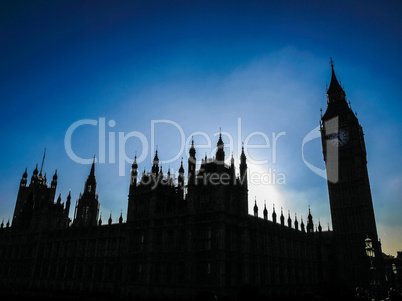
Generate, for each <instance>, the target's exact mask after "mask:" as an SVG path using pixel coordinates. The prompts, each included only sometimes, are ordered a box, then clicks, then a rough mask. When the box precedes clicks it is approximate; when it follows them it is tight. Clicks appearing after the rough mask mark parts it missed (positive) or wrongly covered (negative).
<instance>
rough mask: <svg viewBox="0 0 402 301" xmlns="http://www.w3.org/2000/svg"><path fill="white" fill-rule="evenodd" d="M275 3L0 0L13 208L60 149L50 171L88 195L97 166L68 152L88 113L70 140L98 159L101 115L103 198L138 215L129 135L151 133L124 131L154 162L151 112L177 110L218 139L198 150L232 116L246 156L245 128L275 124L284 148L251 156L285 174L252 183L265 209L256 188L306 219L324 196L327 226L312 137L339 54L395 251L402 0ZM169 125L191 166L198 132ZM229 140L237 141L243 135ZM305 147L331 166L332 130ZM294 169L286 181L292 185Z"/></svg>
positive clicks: (163, 134) (399, 242)
mask: <svg viewBox="0 0 402 301" xmlns="http://www.w3.org/2000/svg"><path fill="white" fill-rule="evenodd" d="M276 2H277V1H273V2H272V3H269V2H268V1H119V3H116V1H1V3H0V45H1V47H0V79H1V80H0V101H1V104H2V110H1V111H0V118H1V121H2V122H1V126H0V133H1V137H2V144H1V145H2V147H1V149H0V155H1V157H2V158H3V160H2V164H1V165H0V171H1V174H2V175H3V178H2V181H1V182H0V190H1V192H2V193H1V194H0V219H3V218H4V219H5V220H7V219H8V218H9V217H10V218H11V217H12V214H13V210H14V205H15V200H16V196H17V192H18V185H19V180H20V178H21V175H22V173H23V172H24V170H25V168H28V174H29V175H31V174H32V172H33V170H34V168H35V165H36V164H37V163H39V165H40V163H41V160H42V156H43V151H44V149H45V148H46V149H47V153H46V160H45V164H44V171H45V172H47V177H48V179H50V178H51V176H52V175H53V173H54V171H55V169H57V170H58V175H59V183H58V187H57V194H59V193H61V194H62V199H63V200H65V198H66V197H67V195H68V192H69V190H70V189H71V194H72V198H73V200H76V199H78V196H79V193H80V192H82V190H83V187H84V182H85V179H86V177H87V176H88V174H89V170H90V166H89V165H85V164H79V163H76V162H74V160H72V159H71V157H69V156H68V154H67V152H66V149H65V141H64V140H65V135H66V132H67V130H68V128H69V127H70V126H71V125H72V124H74V123H75V122H79V121H80V120H87V119H90V120H93V121H97V122H98V123H97V125H96V126H93V125H83V126H81V127H78V128H77V129H76V131H75V132H74V133H73V136H72V142H71V145H72V149H73V151H74V152H75V154H76V155H77V156H80V157H82V158H87V159H90V158H92V157H93V156H94V154H95V156H96V157H97V158H98V159H99V156H100V152H99V121H101V120H102V118H104V120H105V123H106V126H105V137H106V140H105V146H106V147H105V163H98V164H97V166H96V178H97V181H98V194H99V200H100V203H101V212H102V216H103V217H105V216H108V215H109V214H110V212H112V215H113V219H114V220H116V219H117V218H118V216H119V214H120V212H121V210H123V215H125V214H126V212H127V194H128V185H129V169H130V165H131V164H130V163H125V162H123V161H121V160H119V154H122V152H123V149H124V153H125V154H126V155H127V156H128V157H130V158H132V157H133V156H134V154H135V152H137V154H138V155H139V154H142V153H143V152H144V146H143V145H141V143H140V140H139V139H137V138H130V139H128V140H127V142H126V143H125V147H124V148H123V145H121V144H120V145H119V140H121V139H120V138H119V137H121V135H123V136H125V135H128V134H129V133H133V132H138V133H141V134H142V135H144V137H145V138H146V139H147V141H148V142H149V145H148V152H147V153H145V152H144V155H147V156H146V158H145V159H144V160H143V161H142V162H139V168H140V170H141V171H142V170H143V169H144V168H145V169H146V170H149V169H150V167H151V161H150V160H151V159H152V158H153V155H154V154H153V150H151V128H152V121H155V120H170V121H172V122H174V124H177V125H178V126H179V127H180V128H181V129H182V130H183V133H184V135H185V139H186V140H187V139H191V136H192V135H193V134H194V133H197V132H203V133H205V135H206V136H207V137H209V139H210V141H211V143H212V147H210V148H209V149H208V148H205V147H204V148H203V147H202V146H201V145H204V144H206V142H207V139H206V137H202V136H200V135H197V134H196V135H195V136H194V141H195V144H196V147H197V145H198V147H197V158H198V159H201V158H202V157H204V156H205V153H207V154H208V156H210V155H211V153H212V154H213V147H214V146H215V144H216V142H217V137H216V134H217V133H219V128H222V132H223V133H227V134H230V135H231V137H233V139H234V142H233V148H232V149H229V148H227V149H226V157H227V158H230V155H231V152H232V151H233V155H234V157H235V159H236V163H237V162H238V157H239V152H238V150H239V147H240V143H238V141H245V140H246V139H247V137H248V136H249V135H252V133H255V132H260V133H264V134H266V135H267V137H269V139H270V143H271V145H270V146H271V147H270V148H261V149H252V148H250V149H249V156H248V157H249V158H250V159H255V160H268V163H267V164H262V165H253V164H249V167H250V172H252V173H254V174H257V175H270V176H271V182H273V183H270V184H269V185H266V184H265V185H262V184H258V183H254V184H252V185H250V191H249V207H250V212H251V208H252V206H253V202H254V199H256V200H257V203H258V205H259V208H260V215H261V214H262V209H263V204H264V200H265V201H266V203H267V207H268V212H269V215H270V214H271V213H272V206H273V204H275V206H276V209H277V211H279V210H280V209H279V208H280V207H283V210H284V212H285V214H286V215H287V212H288V210H290V212H291V216H292V218H294V214H295V213H297V216H298V219H299V221H300V218H301V216H303V217H304V219H305V217H306V216H307V213H308V206H309V205H310V207H311V210H312V214H313V217H314V221H315V222H316V223H317V222H318V218H319V219H320V222H321V224H322V225H323V227H324V229H326V228H327V226H326V225H327V223H329V224H331V220H330V213H329V203H328V191H327V186H326V181H325V180H324V179H323V178H321V177H319V176H318V175H316V174H315V173H314V172H312V171H311V170H310V169H309V168H308V167H307V166H306V164H305V163H304V162H303V158H302V142H303V139H304V137H305V136H306V135H307V134H308V133H309V132H310V131H312V130H314V129H315V128H316V127H317V126H318V122H319V119H320V108H323V109H324V110H325V107H326V90H325V89H326V85H329V82H330V75H331V73H330V71H331V70H330V64H329V60H330V57H332V58H333V59H334V62H335V63H334V64H335V72H336V74H337V77H338V79H339V80H340V81H341V84H342V85H343V86H344V89H345V91H346V95H347V97H348V99H349V100H350V101H351V103H352V108H353V110H355V111H356V112H357V114H358V118H359V120H360V123H361V124H362V126H363V129H364V132H365V139H366V147H367V152H368V169H369V176H370V181H371V189H372V194H373V202H374V207H375V213H376V220H377V227H378V232H379V236H380V238H381V240H382V243H383V249H384V251H385V252H387V253H390V254H394V255H395V253H396V251H398V250H402V237H401V235H400V233H401V232H402V221H401V218H400V214H401V212H402V202H401V195H402V191H401V190H402V189H401V187H402V171H401V163H402V159H401V156H400V149H401V147H402V139H401V138H400V133H401V128H402V124H401V123H402V122H401V112H402V110H401V106H402V105H401V96H400V95H401V93H400V82H401V70H402V68H401V67H402V66H401V65H402V64H401V59H400V53H402V41H401V40H402V36H401V34H400V33H401V32H402V21H401V20H400V16H399V15H400V11H401V9H402V5H401V4H400V3H399V2H397V1H388V2H386V4H383V3H380V2H378V1H353V3H349V2H350V1H336V2H331V1H303V2H302V3H301V2H300V1H282V2H281V3H276ZM111 120H113V121H112V123H111V124H112V125H114V126H113V127H111V126H109V121H111ZM239 120H240V122H241V125H240V126H239ZM239 127H240V129H241V133H239V130H238V129H239ZM119 133H121V134H119ZM279 133H285V134H284V135H282V136H280V137H279V138H278V140H277V145H276V148H275V151H276V155H275V154H274V153H275V152H274V150H273V147H272V142H273V140H272V135H273V134H275V135H278V134H279ZM119 135H120V136H119ZM214 135H215V136H214ZM113 137H114V138H115V142H116V143H114V148H113V147H112V148H110V147H109V143H111V142H113ZM154 137H155V139H154V145H157V146H158V150H159V158H160V159H161V161H167V160H169V159H172V158H173V157H178V159H177V160H175V161H174V162H170V163H162V165H163V170H164V172H165V173H166V172H167V169H168V167H171V168H172V172H176V171H177V170H178V168H179V166H180V158H181V157H182V156H183V158H184V160H185V161H186V158H187V157H186V156H187V151H188V145H186V148H185V151H184V153H183V154H181V153H179V151H180V150H181V147H180V146H181V142H182V140H181V137H180V131H179V129H178V127H177V126H173V125H172V124H167V123H157V124H156V125H155V136H154ZM250 137H251V138H250V139H249V144H263V143H264V140H263V137H262V136H261V135H254V136H250ZM223 138H224V142H225V143H226V144H227V145H228V144H229V142H230V141H229V137H228V135H224V137H223ZM112 144H113V143H112ZM111 149H114V156H113V151H111ZM304 155H305V159H306V160H307V161H308V162H310V163H311V164H314V165H315V166H317V167H319V168H324V162H323V159H322V150H321V143H320V140H319V139H315V140H312V141H310V142H309V143H307V144H306V145H305V146H304ZM110 156H111V157H113V158H114V160H113V158H110ZM120 159H121V158H120ZM113 161H114V163H112V162H113ZM119 162H122V164H120V165H119ZM122 166H123V167H124V169H125V173H123V175H120V176H119V172H120V173H122ZM184 167H185V169H186V167H187V164H186V163H185V164H184ZM274 177H276V180H275V179H273V178H274ZM280 177H284V179H285V181H284V182H285V183H278V181H277V180H278V178H280ZM73 203H74V202H73ZM70 215H71V216H72V215H73V209H71V212H70ZM104 219H105V218H104ZM330 228H331V229H332V226H331V225H330Z"/></svg>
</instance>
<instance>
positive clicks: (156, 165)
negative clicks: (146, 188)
mask: <svg viewBox="0 0 402 301" xmlns="http://www.w3.org/2000/svg"><path fill="white" fill-rule="evenodd" d="M158 172H159V157H158V150H156V151H155V157H154V160H153V163H152V175H153V176H155V178H156V176H157V175H158Z"/></svg>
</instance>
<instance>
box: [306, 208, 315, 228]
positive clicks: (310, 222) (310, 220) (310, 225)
mask: <svg viewBox="0 0 402 301" xmlns="http://www.w3.org/2000/svg"><path fill="white" fill-rule="evenodd" d="M312 232H314V223H313V216H312V215H311V212H310V208H308V216H307V233H312Z"/></svg>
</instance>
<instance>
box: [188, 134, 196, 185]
mask: <svg viewBox="0 0 402 301" xmlns="http://www.w3.org/2000/svg"><path fill="white" fill-rule="evenodd" d="M195 153H196V151H195V148H194V140H191V147H190V150H189V157H188V179H187V181H188V185H189V186H191V185H194V184H195V172H196V171H195V167H196V165H195V164H196V158H195Z"/></svg>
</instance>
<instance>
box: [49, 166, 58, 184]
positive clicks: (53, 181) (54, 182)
mask: <svg viewBox="0 0 402 301" xmlns="http://www.w3.org/2000/svg"><path fill="white" fill-rule="evenodd" d="M56 186H57V169H56V171H55V173H54V175H53V179H52V182H51V183H50V187H52V188H54V189H56Z"/></svg>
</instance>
